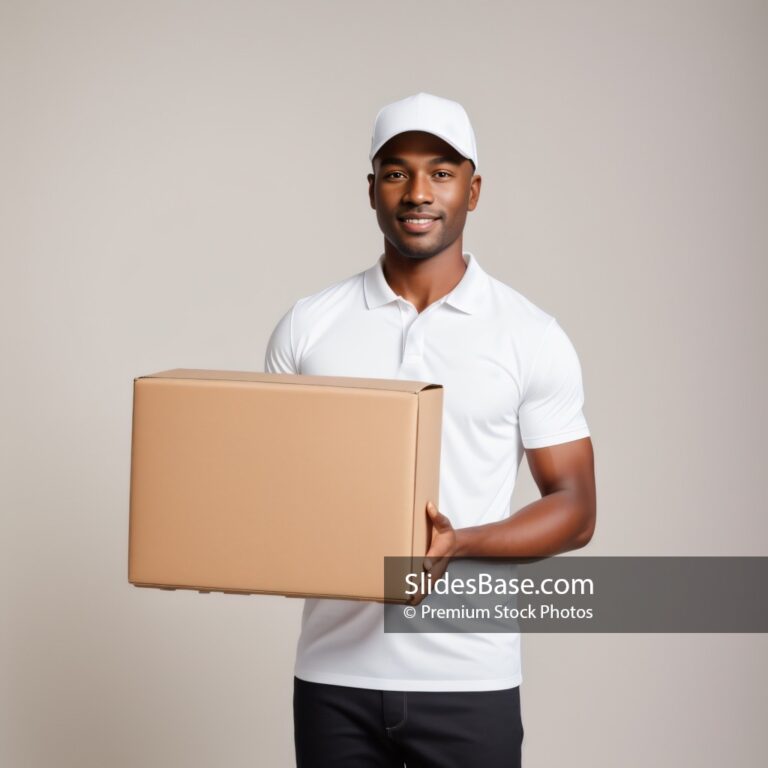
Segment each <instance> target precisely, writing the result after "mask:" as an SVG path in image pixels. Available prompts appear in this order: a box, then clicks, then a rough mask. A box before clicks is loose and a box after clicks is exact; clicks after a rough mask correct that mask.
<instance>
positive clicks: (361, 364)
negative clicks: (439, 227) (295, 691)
mask: <svg viewBox="0 0 768 768" xmlns="http://www.w3.org/2000/svg"><path fill="white" fill-rule="evenodd" d="M383 260H384V256H383V254H382V255H381V256H380V257H379V259H378V260H377V262H376V263H375V264H374V265H373V266H371V267H370V268H369V269H367V270H365V271H363V272H359V273H358V274H356V275H353V276H352V277H349V278H346V279H344V280H341V281H339V282H337V283H334V284H333V285H331V286H329V287H327V288H325V289H324V290H322V291H319V292H318V293H315V294H312V295H311V296H306V297H304V298H302V299H299V300H298V301H297V302H296V303H295V304H294V305H293V307H291V309H290V310H289V311H288V312H287V313H286V314H285V315H284V316H283V317H282V318H281V319H280V321H279V322H278V324H277V326H276V328H275V329H274V331H273V333H272V336H271V338H270V340H269V344H268V347H267V353H266V360H265V370H266V371H267V372H270V373H298V374H309V375H325V376H362V377H370V378H389V379H409V380H415V381H428V382H434V383H437V384H442V385H443V387H444V392H443V435H442V443H441V459H440V499H439V509H440V511H441V512H442V513H443V514H444V515H446V516H447V517H448V518H449V519H450V520H451V523H452V524H453V526H454V528H464V527H467V526H472V525H482V524H484V523H492V522H496V521H498V520H502V519H504V518H506V517H509V515H510V512H511V510H510V499H511V496H512V491H513V489H514V486H515V479H516V477H517V472H518V468H519V466H520V462H521V459H522V457H523V453H524V450H523V449H524V448H540V447H543V446H547V445H556V444H558V443H565V442H568V441H570V440H578V439H579V438H583V437H587V436H588V435H589V429H588V427H587V423H586V421H585V419H584V416H583V414H582V404H583V400H584V394H583V388H582V379H581V368H580V365H579V360H578V358H577V356H576V352H575V350H574V348H573V345H572V344H571V342H570V340H569V339H568V337H567V336H566V335H565V333H564V332H563V331H562V329H561V328H560V326H559V325H558V323H557V321H556V320H555V319H554V318H553V317H552V316H550V315H548V314H547V313H546V312H544V311H543V310H541V309H539V308H538V307H537V306H535V305H534V304H532V303H531V302H530V301H529V300H528V299H526V298H525V297H524V296H522V295H521V294H519V293H518V292H517V291H515V290H514V289H513V288H511V287H509V286H508V285H505V284H504V283H502V282H500V281H499V280H496V279H495V278H493V277H491V276H490V275H489V274H487V273H486V272H485V271H484V270H483V269H482V268H481V267H480V265H479V264H478V262H477V259H476V258H475V257H474V256H473V255H472V254H471V253H469V252H464V260H465V262H466V264H467V269H466V271H465V272H464V275H463V277H462V278H461V281H460V282H459V283H458V285H456V287H455V288H454V289H453V290H452V291H451V292H450V293H449V294H447V295H446V296H443V297H442V298H441V299H438V300H437V301H435V302H434V303H433V304H430V305H429V306H428V307H427V308H426V309H425V310H424V311H423V312H421V313H418V312H417V310H416V308H415V307H414V306H413V305H412V304H411V303H410V302H409V301H406V300H405V299H404V298H402V297H401V296H398V295H397V294H395V293H394V291H393V290H392V288H390V286H389V284H388V283H387V281H386V278H385V277H384V272H383V270H382V263H383ZM383 617H384V606H383V604H381V603H375V602H364V601H355V600H330V599H307V600H305V603H304V613H303V616H302V623H301V634H300V637H299V641H298V648H297V654H296V665H295V670H294V671H295V674H296V676H297V677H299V678H301V679H303V680H308V681H310V682H318V683H331V684H333V685H347V686H353V687H359V688H376V689H380V690H398V691H400V690H403V691H489V690H499V689H502V688H511V687H514V686H516V685H519V684H520V682H521V679H522V678H521V671H520V635H519V634H510V633H506V634H504V633H490V632H489V633H472V634H469V633H461V634H459V633H407V634H398V633H387V634H385V633H384V618H383Z"/></svg>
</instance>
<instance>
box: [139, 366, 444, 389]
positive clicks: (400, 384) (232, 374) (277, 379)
mask: <svg viewBox="0 0 768 768" xmlns="http://www.w3.org/2000/svg"><path fill="white" fill-rule="evenodd" d="M138 379H193V380H203V381H246V382H248V381H250V382H256V383H263V384H299V385H300V384H303V385H305V386H306V385H311V386H326V387H347V388H357V389H382V390H389V391H391V392H412V393H414V394H416V393H418V392H421V391H423V390H425V389H439V388H442V384H434V383H430V382H425V381H406V380H403V379H366V378H358V377H356V376H304V375H299V374H291V373H259V372H250V371H211V370H205V369H201V368H173V369H171V370H168V371H160V372H159V373H150V374H147V375H146V376H137V377H136V380H138Z"/></svg>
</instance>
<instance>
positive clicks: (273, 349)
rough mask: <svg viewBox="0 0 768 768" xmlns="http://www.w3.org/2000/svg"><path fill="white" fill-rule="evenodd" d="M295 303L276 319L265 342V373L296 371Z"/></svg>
mask: <svg viewBox="0 0 768 768" xmlns="http://www.w3.org/2000/svg"><path fill="white" fill-rule="evenodd" d="M295 306H296V305H295V304H294V306H293V307H291V308H290V309H289V310H288V312H286V313H285V314H284V315H283V316H282V317H281V318H280V320H279V321H278V323H277V325H276V326H275V329H274V330H273V331H272V335H271V336H270V337H269V342H268V343H267V351H266V354H265V355H264V371H265V373H298V372H299V371H298V367H297V366H296V360H295V358H294V356H293V327H292V326H293V310H294V308H295Z"/></svg>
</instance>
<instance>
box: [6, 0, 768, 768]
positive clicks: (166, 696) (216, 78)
mask: <svg viewBox="0 0 768 768" xmlns="http://www.w3.org/2000/svg"><path fill="white" fill-rule="evenodd" d="M767 22H768V7H767V5H766V3H765V2H752V3H750V2H728V1H726V0H723V1H722V2H716V3H713V2H693V1H692V2H669V1H668V0H665V1H664V2H652V3H647V2H646V3H621V2H613V3H612V2H578V3H576V2H475V3H473V4H471V5H470V4H469V3H466V2H461V3H452V2H446V0H441V2H430V1H422V2H420V3H405V2H389V3H386V4H382V3H370V2H359V0H358V1H356V2H326V3H317V2H286V3H284V4H282V5H280V6H279V7H278V6H277V5H276V4H267V3H257V2H245V1H243V2H221V1H220V2H213V1H211V2H147V1H142V2H130V3H129V2H123V3H116V2H96V1H94V2H84V1H81V0H78V1H76V2H30V1H29V0H27V1H20V2H15V3H12V2H2V3H0V57H1V58H0V82H1V83H2V85H1V86H0V87H1V89H2V92H1V93H0V96H2V101H1V102H0V103H2V106H3V118H2V121H0V153H1V154H0V168H1V170H0V176H1V177H2V187H1V191H0V194H2V201H1V206H0V216H1V217H2V218H1V220H0V238H2V241H1V242H2V275H3V277H2V301H0V333H1V334H2V357H1V359H2V383H1V384H0V386H2V397H1V398H0V402H2V428H1V429H0V435H1V438H0V441H1V442H0V444H1V446H2V472H3V475H2V483H0V493H1V494H2V498H1V499H0V502H1V504H2V533H1V535H0V546H1V547H2V549H1V550H0V564H1V566H0V568H1V569H2V570H0V585H1V586H0V594H1V595H2V605H0V609H1V610H2V623H1V624H0V627H1V630H0V643H1V644H2V648H1V649H0V650H1V652H2V655H1V656H0V659H1V660H2V666H0V696H1V697H2V698H1V699H0V765H2V766H4V767H5V766H8V768H50V767H51V766H55V767H56V768H91V767H93V768H96V767H97V766H98V767H99V768H101V767H102V766H110V768H129V767H130V768H155V767H157V768H161V767H162V768H168V767H169V766H183V767H184V768H198V767H200V768H203V767H208V766H227V767H228V768H241V767H242V768H245V767H246V766H257V765H264V766H283V765H292V764H293V746H292V732H291V727H292V725H291V711H290V701H291V680H292V664H293V654H294V648H295V641H296V637H297V631H298V622H299V616H300V608H301V603H300V602H299V601H297V602H293V601H290V600H287V599H285V598H280V597H257V596H252V597H239V596H223V595H199V594H197V593H182V592H175V593H174V592H160V591H153V590H139V589H137V588H135V587H132V586H130V585H129V584H128V583H127V578H126V571H127V565H126V557H127V525H128V506H127V503H128V472H129V450H130V418H131V385H132V379H133V377H134V376H136V375H140V374H145V373H150V372H153V371H157V370H162V369H165V368H170V367H175V366H182V367H208V368H232V369H243V370H249V369H250V370H260V369H261V365H262V361H263V352H264V346H265V344H266V341H267V338H268V335H269V333H270V331H271V329H272V327H273V325H274V323H275V322H276V321H277V319H278V317H279V316H280V314H281V313H282V312H284V311H285V310H286V309H287V308H288V307H289V306H290V304H291V303H292V302H293V301H294V300H295V299H297V298H298V297H300V296H304V295H307V294H309V293H311V292H314V291H316V290H319V289H321V288H323V287H325V286H326V285H328V284H329V283H331V282H333V281H335V280H339V279H341V278H343V277H346V276H348V275H350V274H353V273H354V272H358V271H360V270H362V269H365V268H367V267H368V266H370V264H372V263H373V261H374V260H375V258H376V257H377V256H378V254H379V253H380V252H381V248H382V240H381V235H380V233H379V231H378V229H377V226H376V220H375V215H374V213H373V211H371V210H370V209H369V207H368V202H367V197H366V182H365V174H366V173H367V172H368V161H367V152H368V147H369V137H370V129H371V124H372V121H373V118H374V116H375V114H376V111H377V109H378V108H379V107H380V106H382V105H383V104H385V103H387V102H388V101H392V100H394V99H397V98H402V97H403V96H406V95H409V94H411V93H414V92H416V91H418V90H426V91H430V92H433V93H437V94H439V95H443V96H447V97H450V98H454V99H457V100H458V101H460V102H462V103H463V104H464V105H465V106H466V108H467V110H468V111H469V113H470V116H471V118H472V120H473V122H474V125H475V130H476V133H477V138H478V143H479V152H480V155H479V157H480V166H481V171H482V173H483V176H484V186H483V191H482V195H481V199H480V205H479V207H478V210H477V211H476V212H475V213H473V214H471V217H470V222H469V225H468V229H467V231H466V233H465V247H466V248H467V249H468V250H471V251H473V252H474V253H475V255H476V256H477V258H478V260H479V262H480V263H481V264H482V266H483V267H484V268H485V269H486V270H487V271H489V272H490V273H491V274H493V275H495V276H496V277H498V278H500V279H502V280H504V281H505V282H507V283H509V284H510V285H512V286H514V287H515V288H517V289H518V290H520V291H521V292H522V293H524V294H525V295H527V296H528V297H529V298H530V299H532V300H533V301H534V302H536V303H537V304H539V305H540V306H541V307H542V308H544V309H545V310H547V311H548V312H550V313H552V314H554V315H555V316H556V317H557V318H558V319H559V320H560V322H561V324H562V325H563V327H564V328H565V329H566V331H567V332H568V334H569V335H570V336H571V338H572V339H573V341H574V344H575V345H576V348H577V350H578V352H579V355H580V357H581V361H582V365H583V368H584V375H585V387H586V393H587V401H586V407H585V411H586V414H587V417H588V419H589V423H590V426H591V428H592V431H593V436H594V442H595V446H596V455H597V467H598V481H599V525H598V529H597V534H596V536H595V539H594V540H593V543H592V544H591V545H590V548H589V550H588V552H590V553H592V554H616V553H635V554H653V553H657V554H710V555H715V554H728V555H736V554H743V555H765V554H768V552H767V551H766V550H767V547H766V541H767V537H766V534H767V533H768V522H766V520H767V516H766V503H765V502H766V491H765V487H766V486H765V475H764V465H765V454H766V451H765V443H764V435H765V433H766V428H767V427H768V424H766V404H765V402H766V401H765V392H766V388H767V387H768V381H766V379H767V375H766V374H767V372H768V367H767V366H766V355H765V350H766V347H767V346H768V344H767V342H768V339H767V338H766V336H767V334H766V328H767V325H766V302H765V298H764V293H765V289H766V269H767V268H766V261H767V259H766V256H768V252H767V250H768V249H767V247H766V246H768V227H767V225H766V218H765V212H766V210H767V209H768V151H767V150H766V141H765V137H766V136H768V109H767V107H766V71H768V54H767V52H768V32H767V29H768V27H767ZM533 497H534V490H533V486H532V484H531V482H530V479H529V478H528V477H527V475H526V477H525V479H524V480H523V481H522V482H521V484H520V487H519V488H518V491H517V493H516V497H515V500H514V504H515V506H519V505H521V504H522V503H524V502H525V501H527V500H528V499H531V498H533ZM767 650H768V647H767V645H766V638H765V636H747V635H720V636H716V635H704V636H696V635H689V636H688V635H672V636H669V635H666V636H664V635H646V636H629V635H603V636H545V635H529V636H526V637H525V638H524V659H523V668H524V675H525V681H524V684H523V689H522V691H523V693H522V695H523V706H524V721H525V727H526V741H525V758H526V766H527V768H544V767H545V766H553V765H566V764H567V765H571V766H584V767H585V768H586V767H587V766H588V767H589V768H598V767H600V768H602V767H605V768H614V767H615V766H625V767H626V768H630V767H632V766H638V767H639V766H647V765H659V766H691V765H695V766H698V768H704V767H705V766H722V765H733V766H754V765H758V764H760V763H761V762H762V761H763V760H764V754H763V752H764V749H765V736H764V732H762V731H761V726H763V725H764V721H765V712H766V698H765V690H766V687H767V685H768V673H767V670H766V651H767Z"/></svg>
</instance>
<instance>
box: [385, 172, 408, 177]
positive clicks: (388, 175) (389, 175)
mask: <svg viewBox="0 0 768 768" xmlns="http://www.w3.org/2000/svg"><path fill="white" fill-rule="evenodd" d="M396 174H397V175H400V176H404V175H405V174H403V173H402V171H390V172H389V173H385V174H384V178H385V179H390V178H392V177H393V176H395V175H396Z"/></svg>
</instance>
